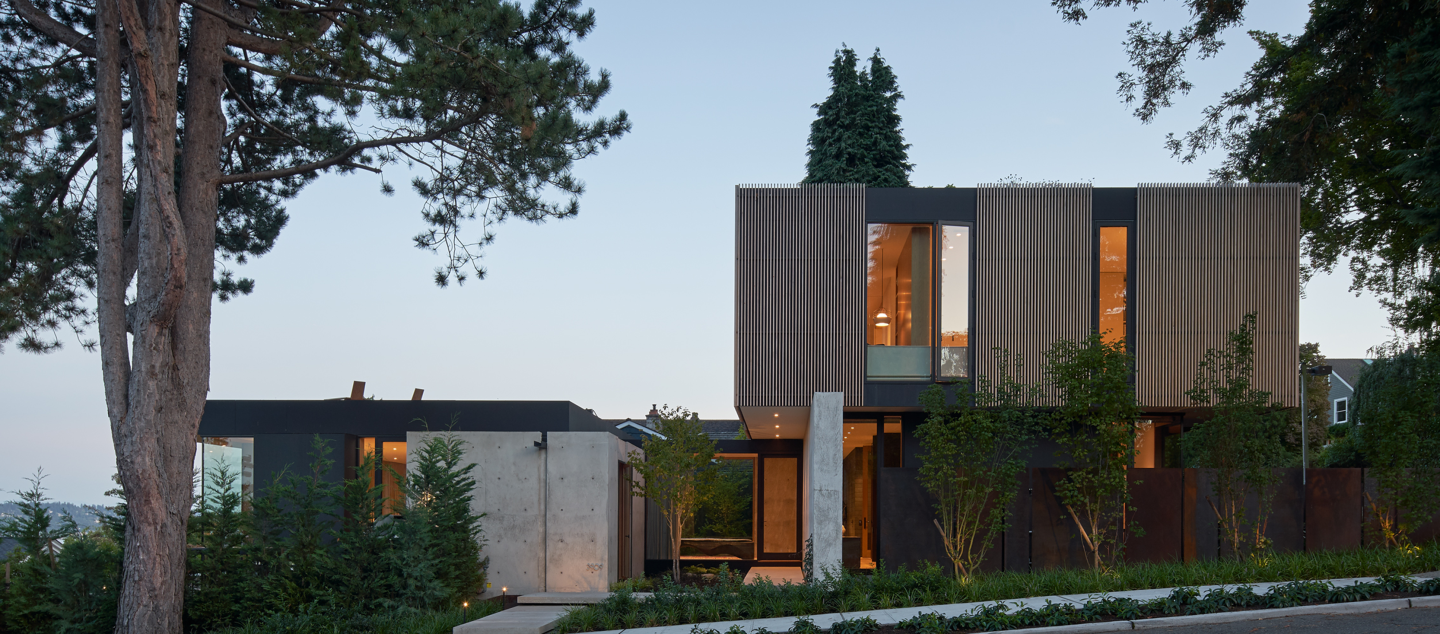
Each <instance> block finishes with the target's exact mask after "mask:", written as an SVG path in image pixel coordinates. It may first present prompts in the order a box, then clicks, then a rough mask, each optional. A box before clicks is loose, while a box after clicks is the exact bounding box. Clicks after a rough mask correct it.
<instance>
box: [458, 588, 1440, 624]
mask: <svg viewBox="0 0 1440 634" xmlns="http://www.w3.org/2000/svg"><path fill="white" fill-rule="evenodd" d="M1374 579H1375V578H1374V577H1361V578H1355V579H1330V580H1325V581H1330V582H1332V583H1333V582H1336V581H1349V582H1351V583H1356V582H1360V581H1373V580H1374ZM1255 585H1257V586H1262V585H1263V586H1271V585H1278V582H1276V583H1265V584H1255ZM1209 587H1223V586H1202V587H1201V589H1204V588H1209ZM1171 589H1172V588H1160V589H1156V590H1171ZM1156 590H1130V591H1124V592H1121V593H1111V594H1112V596H1113V595H1117V594H1127V593H1140V592H1154V591H1156ZM1046 599H1051V600H1054V601H1055V602H1056V603H1060V602H1068V603H1078V602H1079V601H1077V600H1076V599H1074V598H1071V597H1064V596H1049V597H1029V598H1025V599H1011V600H1007V601H1003V603H1007V604H1010V605H1012V606H1014V607H1021V606H1023V605H1026V604H1029V603H1036V604H1038V602H1039V601H1042V600H1046ZM991 603H996V602H995V601H982V602H978V603H957V604H949V605H933V606H917V607H910V608H892V609H890V610H871V611H866V612H849V613H829V614H812V615H809V616H808V617H804V618H809V619H812V620H813V621H814V623H815V625H816V626H817V627H819V628H821V629H824V628H828V627H829V626H831V625H834V624H835V623H836V622H838V621H841V620H844V619H849V618H858V617H862V616H871V617H877V618H876V620H877V621H879V623H880V625H882V626H894V625H895V624H897V623H898V622H899V621H901V620H904V619H905V618H909V617H911V616H915V615H917V614H921V613H924V612H937V613H940V614H941V615H942V616H956V615H958V614H960V613H962V612H968V611H969V610H970V609H973V608H974V607H976V606H980V605H988V604H991ZM1410 608H1440V595H1437V596H1424V597H1411V598H1408V599H1376V600H1373V601H1353V602H1348V603H1323V604H1320V605H1303V606H1299V607H1293V608H1270V609H1265V610H1243V611H1237V612H1217V613H1213V614H1191V615H1186V616H1165V617H1157V618H1151V619H1139V620H1134V621H1104V622H1098V623H1076V624H1073V625H1052V626H1042V627H1031V628H1019V629H1015V630H1006V631H1013V632H1021V633H1023V634H1031V633H1033V634H1052V633H1053V634H1060V633H1061V632H1066V633H1074V634H1082V633H1090V632H1123V631H1130V630H1150V629H1159V628H1166V627H1179V626H1189V625H1208V624H1216V623H1234V622H1238V621H1259V620H1264V619H1276V618H1284V617H1290V616H1306V615H1315V614H1363V613H1369V612H1387V611H1391V610H1405V609H1410ZM799 618H802V617H793V616H783V617H772V618H767V619H756V620H741V621H717V622H712V623H695V624H691V623H686V624H682V625H665V626H657V627H644V628H632V629H619V630H604V631H596V632H587V633H585V634H690V632H691V628H692V627H695V626H697V625H698V626H700V627H702V628H706V629H714V630H717V631H719V632H725V631H726V630H727V628H729V627H730V626H734V625H738V626H740V627H741V628H742V629H744V630H745V631H746V632H753V631H754V630H755V629H756V628H762V627H763V628H768V629H769V630H770V631H771V632H774V633H775V634H783V633H784V631H785V630H787V629H789V628H790V627H791V626H792V625H793V624H794V623H795V621H796V620H797V619H799ZM457 632H458V630H457ZM507 634H508V633H507Z"/></svg>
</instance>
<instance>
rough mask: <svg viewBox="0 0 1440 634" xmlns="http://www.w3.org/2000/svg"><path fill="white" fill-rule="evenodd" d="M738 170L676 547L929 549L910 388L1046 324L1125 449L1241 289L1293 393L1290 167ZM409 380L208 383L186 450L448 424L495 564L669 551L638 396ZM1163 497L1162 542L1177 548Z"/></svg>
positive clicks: (252, 461) (1295, 220)
mask: <svg viewBox="0 0 1440 634" xmlns="http://www.w3.org/2000/svg"><path fill="white" fill-rule="evenodd" d="M735 196H736V200H735V359H734V361H735V384H734V404H735V411H736V413H737V414H738V417H739V418H738V420H728V421H726V420H715V421H704V427H705V431H706V433H707V435H709V436H711V438H712V440H714V441H715V443H716V446H717V448H718V451H719V455H718V457H717V459H718V461H719V466H720V467H721V468H722V473H721V478H720V480H721V482H722V484H723V486H722V490H723V492H724V493H723V495H719V496H717V497H716V499H715V500H714V501H712V502H711V503H709V504H708V505H707V506H705V507H702V508H701V510H700V513H699V514H698V516H697V517H696V520H695V521H694V523H693V526H690V527H687V528H686V529H685V531H684V533H683V534H682V544H681V553H682V556H684V557H686V558H687V559H692V560H694V562H693V563H706V564H708V565H714V564H716V563H720V562H731V563H732V564H733V565H734V566H736V567H747V566H754V565H777V564H778V565H792V566H798V565H800V563H801V561H802V558H803V556H804V552H805V548H806V544H807V542H808V543H810V544H811V545H812V548H813V556H814V562H815V564H816V565H817V566H842V565H843V566H845V567H849V568H867V567H872V566H875V565H877V562H879V561H881V560H883V561H885V562H886V564H887V566H891V567H893V566H897V565H902V564H906V565H912V566H913V565H915V564H917V563H919V562H922V561H943V560H944V559H945V557H944V554H943V548H942V547H941V545H940V540H939V535H938V532H937V531H936V530H935V528H934V525H933V524H932V522H931V518H932V517H933V508H932V501H931V500H930V499H929V497H928V495H927V494H926V492H925V491H924V490H923V488H922V487H921V486H920V485H919V483H918V481H917V475H918V468H919V459H918V454H919V450H920V446H919V442H918V440H917V439H916V436H915V429H916V427H917V426H918V425H920V424H921V423H922V422H923V421H924V413H923V412H922V411H921V409H920V407H919V400H918V399H919V395H920V393H921V391H923V390H925V389H926V388H928V387H929V386H931V385H934V384H936V383H942V384H956V383H958V382H960V381H962V380H966V379H973V378H975V377H977V376H981V375H993V374H994V373H996V372H997V371H998V366H999V363H998V360H997V355H996V354H995V353H994V350H996V349H1003V350H1006V351H1008V352H1009V353H1010V354H1012V355H1017V356H1018V357H1020V358H1022V359H1023V360H1024V363H1023V365H1022V366H1021V367H1019V368H1018V369H1017V370H1016V371H1015V373H1016V378H1018V379H1020V380H1023V381H1026V382H1031V383H1040V382H1041V380H1042V378H1043V377H1042V367H1043V362H1044V356H1045V353H1046V351H1047V350H1048V349H1049V348H1050V347H1051V346H1052V345H1053V344H1054V343H1055V342H1057V341H1060V340H1078V339H1081V338H1084V337H1086V336H1088V335H1089V334H1091V333H1095V332H1099V333H1102V336H1103V337H1105V338H1107V339H1108V340H1109V341H1112V342H1123V343H1124V345H1125V347H1126V349H1127V350H1128V351H1129V352H1130V353H1131V354H1132V356H1133V358H1134V363H1135V366H1134V374H1133V381H1134V386H1135V393H1136V397H1137V399H1138V401H1139V404H1140V406H1141V409H1142V411H1143V417H1142V418H1143V420H1144V423H1143V425H1142V428H1141V430H1140V433H1139V434H1138V436H1137V439H1136V443H1137V448H1138V450H1139V455H1138V457H1137V458H1136V461H1135V465H1134V467H1136V468H1137V469H1144V468H1152V467H1164V466H1178V465H1173V464H1171V463H1173V462H1174V461H1175V460H1176V459H1177V458H1176V457H1175V455H1174V454H1175V453H1176V452H1174V451H1167V447H1174V446H1175V445H1176V444H1175V443H1174V442H1173V441H1171V439H1172V438H1173V437H1174V436H1175V435H1176V434H1178V433H1181V432H1182V431H1183V430H1184V429H1185V428H1186V427H1188V426H1189V425H1191V424H1193V422H1194V421H1196V420H1201V419H1203V418H1204V417H1205V416H1206V415H1207V412H1206V410H1205V409H1204V408H1197V407H1195V406H1194V404H1193V403H1192V402H1191V401H1190V400H1189V399H1188V398H1187V397H1186V395H1185V392H1186V390H1187V389H1189V387H1190V385H1191V383H1192V380H1193V378H1194V374H1195V370H1196V366H1197V364H1198V362H1199V361H1200V359H1201V357H1202V355H1204V353H1205V352H1206V351H1207V350H1208V349H1211V348H1220V347H1223V345H1224V343H1225V339H1226V335H1227V334H1228V333H1229V332H1230V331H1232V330H1233V329H1235V328H1236V327H1237V326H1238V325H1239V324H1240V322H1241V319H1242V318H1243V317H1244V316H1245V315H1246V314H1249V313H1255V314H1256V315H1257V320H1258V326H1257V328H1258V330H1257V332H1256V337H1255V351H1256V365H1255V376H1254V382H1255V384H1256V386H1257V387H1259V388H1260V389H1264V390H1268V391H1270V392H1271V393H1272V394H1273V395H1274V398H1275V399H1276V400H1278V401H1279V402H1281V403H1282V404H1284V405H1286V406H1291V407H1295V406H1298V404H1299V393H1298V392H1299V384H1298V375H1297V369H1298V368H1297V364H1298V358H1299V355H1298V348H1299V346H1298V338H1297V314H1298V303H1299V235H1300V230H1299V209H1300V203H1299V188H1298V186H1295V185H1141V186H1139V187H1129V188H1097V187H1091V186H1088V185H1048V186H1017V185H993V186H980V187H971V188H955V187H946V188H937V189H920V188H906V189H876V188H866V187H863V186H858V185H805V186H741V187H738V188H737V189H736V191H735ZM1336 371H1337V373H1338V374H1340V375H1342V377H1343V380H1345V381H1348V380H1350V375H1346V374H1344V371H1343V370H1342V366H1341V365H1338V364H1337V367H1336ZM1351 384H1352V385H1353V383H1351ZM419 396H420V394H419V393H418V392H417V394H416V400H411V401H373V400H365V399H363V388H362V389H360V390H357V391H356V392H354V393H352V397H351V398H350V399H336V400H329V401H210V402H209V403H207V405H206V410H205V415H204V418H203V419H202V421H201V426H200V435H201V436H202V443H203V444H204V447H202V451H201V455H202V458H203V460H204V461H205V463H206V464H207V465H214V464H231V465H239V467H238V468H240V469H242V470H243V473H244V477H243V478H242V482H241V483H239V484H238V486H239V487H241V488H242V489H244V490H248V491H254V492H257V493H259V494H262V495H263V493H264V491H263V485H264V483H266V482H268V481H269V480H270V478H271V477H272V476H273V475H274V474H275V473H278V472H280V471H281V470H283V469H285V468H287V467H288V468H291V469H294V468H297V467H303V466H304V465H306V464H308V462H309V458H308V456H307V454H308V453H309V451H310V439H311V438H312V437H313V436H314V435H316V434H319V435H320V436H321V437H322V438H325V439H327V440H329V441H330V443H331V446H332V447H333V448H334V449H335V450H336V452H337V456H338V458H337V461H336V464H335V466H334V468H333V469H332V470H331V473H330V474H329V477H331V478H332V479H336V480H338V479H341V478H345V477H354V476H355V474H354V466H355V465H356V464H357V463H358V461H359V460H360V459H361V458H362V457H363V456H364V455H366V454H367V453H368V454H376V453H378V454H380V455H381V456H383V459H384V460H385V462H386V464H387V465H388V466H391V467H394V469H395V470H396V471H397V472H399V473H401V474H403V473H404V469H405V465H406V463H407V461H409V460H412V459H413V455H414V451H415V448H416V447H417V445H418V444H419V443H421V442H423V441H424V439H425V438H426V437H427V435H428V434H433V433H436V430H449V432H450V433H455V434H457V435H458V436H459V437H461V438H462V439H463V440H465V441H467V442H468V443H469V446H470V448H471V451H472V452H473V456H472V459H473V462H475V464H477V465H478V466H477V470H476V477H477V480H478V481H479V482H480V484H479V485H478V486H477V488H476V495H475V510H477V511H480V512H484V513H486V514H487V519H486V521H485V532H486V538H487V540H488V547H487V550H486V552H487V554H488V555H489V556H490V579H491V581H492V583H493V584H494V586H495V588H494V589H498V588H499V587H500V586H501V585H502V584H503V585H505V586H507V587H508V588H510V590H511V592H512V593H525V592H534V591H540V590H549V591H569V590H603V589H606V587H607V585H608V583H609V582H612V581H615V580H618V579H623V578H626V577H629V576H633V575H637V574H640V572H641V571H642V570H644V569H647V568H649V569H651V570H656V569H666V568H668V565H667V562H665V561H664V560H665V559H667V558H668V556H669V553H670V552H671V550H670V544H669V542H668V539H669V537H668V532H667V531H666V530H664V526H663V523H662V518H660V517H659V514H658V513H656V512H655V509H654V508H653V505H649V504H645V503H642V502H641V501H639V500H636V499H634V498H633V496H631V495H630V488H629V487H630V484H629V483H630V481H631V479H632V474H631V470H630V468H629V465H628V463H629V461H630V460H631V459H632V457H633V456H636V455H639V452H640V450H641V449H640V448H641V447H643V443H644V440H645V438H647V437H653V436H655V435H656V430H655V428H654V424H653V423H654V420H653V419H654V417H655V416H658V412H656V411H655V410H654V409H653V408H652V411H651V414H650V416H647V417H646V418H644V419H626V420H612V421H605V420H601V419H600V418H598V417H596V416H595V415H594V413H593V412H591V411H589V410H585V409H582V408H580V407H578V406H576V405H574V404H572V403H569V402H503V401H423V400H419ZM1055 448H1056V447H1055V445H1054V444H1053V443H1045V442H1042V443H1041V444H1040V446H1038V447H1037V448H1036V450H1035V451H1034V453H1033V455H1032V456H1031V457H1030V464H1031V466H1034V467H1048V466H1053V465H1054V458H1053V452H1054V450H1055ZM1166 471H1171V472H1178V471H1179V470H1178V469H1168V470H1166ZM1152 473H1155V474H1157V475H1158V473H1159V472H1152ZM1169 477H1171V481H1172V482H1174V483H1176V486H1175V487H1172V489H1173V490H1174V491H1177V492H1178V491H1179V490H1180V489H1179V488H1178V487H1179V484H1178V483H1179V479H1178V478H1179V476H1178V475H1176V474H1171V476H1169ZM384 478H385V476H381V480H380V481H377V484H381V485H385V486H386V487H387V490H388V491H389V492H390V493H389V494H390V495H392V496H394V495H398V487H396V486H395V484H396V483H394V482H389V481H385V480H384ZM1147 479H1148V480H1155V481H1158V480H1160V479H1161V478H1147ZM1152 484H1153V483H1152ZM257 487H259V488H258V489H257ZM1037 491H1038V489H1037ZM1177 496H1178V494H1177ZM1052 497H1053V496H1052ZM1027 499H1029V498H1027ZM1035 499H1036V500H1039V501H1037V502H1036V504H1037V506H1036V507H1035V508H1036V509H1039V508H1041V507H1040V506H1038V505H1039V504H1041V503H1042V502H1044V500H1043V499H1042V496H1040V495H1038V493H1037V495H1036V496H1035ZM1178 504H1179V501H1178V499H1177V500H1175V505H1176V508H1178ZM647 507H650V508H647ZM1357 508H1358V507H1357ZM1027 513H1028V511H1027ZM1037 513H1038V511H1037ZM1170 515H1178V513H1170ZM1029 517H1030V516H1028V515H1026V516H1025V519H1024V521H1017V522H1015V523H1014V524H1013V526H1014V530H1013V531H1012V532H1014V533H1015V534H1014V535H1011V534H1010V533H1007V535H1006V537H1005V540H1004V541H1005V546H1004V549H1005V550H1004V555H1003V558H1004V560H1005V563H1004V567H1006V568H1007V569H1010V568H1014V569H1029V567H1030V565H1031V562H1032V561H1036V562H1042V563H1037V564H1036V565H1049V564H1045V563H1043V562H1048V561H1060V559H1057V558H1055V557H1049V556H1048V555H1047V557H1049V558H1048V559H1047V558H1044V557H1040V556H1039V555H1036V556H1035V557H1034V558H1033V559H1032V557H1031V554H1032V552H1031V551H1032V549H1033V548H1034V547H1033V544H1032V541H1030V540H1031V538H1030V537H1029V536H1028V534H1027V529H1026V527H1027V526H1037V527H1038V526H1039V524H1038V523H1033V524H1027V522H1029V521H1030V520H1029ZM1036 517H1037V518H1038V517H1039V516H1038V515H1037V516H1036ZM1172 519H1174V521H1173V522H1171V524H1173V526H1174V527H1175V529H1174V530H1173V531H1171V532H1172V533H1173V535H1171V536H1170V537H1173V539H1171V541H1170V542H1167V543H1170V544H1171V546H1173V549H1172V550H1173V552H1180V546H1179V544H1180V536H1179V535H1180V533H1179V531H1180V530H1181V529H1180V528H1179V525H1180V520H1179V518H1178V517H1177V518H1172ZM1038 521H1039V520H1038V519H1037V520H1036V522H1038ZM1154 526H1155V530H1154V531H1153V532H1155V533H1156V534H1157V535H1158V534H1159V533H1161V532H1162V531H1160V530H1159V529H1158V527H1159V525H1158V524H1155V525H1154ZM1052 528H1053V527H1052ZM1185 530H1189V529H1185ZM1050 533H1054V534H1055V535H1061V534H1062V533H1063V534H1067V535H1068V533H1069V529H1068V528H1067V527H1065V526H1060V527H1059V528H1058V529H1055V530H1050ZM1170 537H1166V539H1170ZM1156 539H1157V540H1158V539H1159V537H1156ZM1211 541H1214V540H1213V539H1212V540H1211ZM1171 542H1173V543H1171ZM1169 547H1170V546H1167V548H1169ZM1186 548H1190V546H1186ZM1191 550H1193V549H1191ZM1166 552H1171V551H1166ZM1185 552H1187V553H1189V552H1190V551H1189V550H1186V551H1185ZM1165 556H1166V557H1168V556H1170V555H1165ZM1186 556H1187V557H1189V555H1186Z"/></svg>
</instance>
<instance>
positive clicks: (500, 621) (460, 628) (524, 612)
mask: <svg viewBox="0 0 1440 634" xmlns="http://www.w3.org/2000/svg"><path fill="white" fill-rule="evenodd" d="M569 609H570V608H569V607H568V606H563V605H554V606H551V605H522V606H518V607H513V608H510V609H509V610H504V611H502V612H496V613H494V614H491V615H490V616H487V617H485V618H483V619H476V620H474V621H471V622H469V623H461V624H460V625H456V626H455V629H454V630H452V632H453V633H454V634H545V633H546V632H549V631H550V630H553V629H555V622H556V621H559V620H560V617H562V616H565V611H566V610H569Z"/></svg>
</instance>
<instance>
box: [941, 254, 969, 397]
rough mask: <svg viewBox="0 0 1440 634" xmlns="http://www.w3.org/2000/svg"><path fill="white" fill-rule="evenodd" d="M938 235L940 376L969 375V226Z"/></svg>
mask: <svg viewBox="0 0 1440 634" xmlns="http://www.w3.org/2000/svg"><path fill="white" fill-rule="evenodd" d="M940 237H941V241H940V376H942V377H964V376H970V228H969V227H948V226H947V227H944V228H943V229H942V231H941V232H940Z"/></svg>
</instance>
